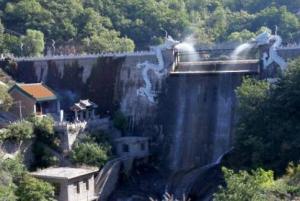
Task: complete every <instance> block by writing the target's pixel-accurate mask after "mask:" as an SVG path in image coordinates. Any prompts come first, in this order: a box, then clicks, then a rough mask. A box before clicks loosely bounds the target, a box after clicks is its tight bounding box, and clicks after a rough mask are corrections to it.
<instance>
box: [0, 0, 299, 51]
mask: <svg viewBox="0 0 300 201" xmlns="http://www.w3.org/2000/svg"><path fill="white" fill-rule="evenodd" d="M0 9H1V23H2V25H1V33H0V34H1V37H0V41H1V50H2V52H11V53H14V54H15V55H37V54H41V53H43V50H44V47H51V48H52V49H54V48H58V47H59V46H70V45H72V48H73V49H75V50H73V52H98V51H132V50H134V49H145V48H146V47H148V46H149V45H150V44H156V43H159V42H161V41H162V38H163V37H164V35H165V34H166V32H167V33H168V34H170V35H172V36H173V37H174V38H176V39H181V40H182V39H184V38H185V37H187V36H189V35H191V34H193V36H194V38H195V39H196V40H197V41H198V42H199V43H212V42H222V41H225V40H237V41H241V40H246V39H248V38H251V37H253V35H254V33H255V32H257V31H258V30H259V29H261V27H268V28H269V29H272V30H273V31H274V30H275V26H278V34H280V35H281V36H283V38H284V42H285V43H294V42H299V38H300V31H299V30H300V16H299V12H300V1H295V0H247V1H241V0H114V1H111V0H1V1H0ZM297 13H298V15H297ZM45 52H46V51H45Z"/></svg>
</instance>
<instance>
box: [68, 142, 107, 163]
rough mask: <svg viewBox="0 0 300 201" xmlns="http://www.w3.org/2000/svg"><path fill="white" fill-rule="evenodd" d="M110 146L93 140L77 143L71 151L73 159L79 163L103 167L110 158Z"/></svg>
mask: <svg viewBox="0 0 300 201" xmlns="http://www.w3.org/2000/svg"><path fill="white" fill-rule="evenodd" d="M109 151H110V147H109V146H108V145H104V144H100V145H99V144H97V143H95V142H93V141H90V140H89V141H85V142H80V143H76V144H75V145H74V147H73V149H72V151H71V153H70V156H71V159H72V161H73V162H74V163H76V164H78V165H89V166H96V167H101V166H103V165H104V164H105V162H107V161H108V159H109Z"/></svg>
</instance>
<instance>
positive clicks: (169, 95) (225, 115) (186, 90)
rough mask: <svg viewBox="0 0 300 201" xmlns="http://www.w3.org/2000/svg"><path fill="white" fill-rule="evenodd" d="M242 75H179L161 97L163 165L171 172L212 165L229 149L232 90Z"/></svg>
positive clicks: (234, 101) (234, 100)
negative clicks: (163, 141) (163, 138)
mask: <svg viewBox="0 0 300 201" xmlns="http://www.w3.org/2000/svg"><path fill="white" fill-rule="evenodd" d="M244 75H245V73H223V74H196V75H195V74H178V75H172V76H170V77H168V78H167V80H166V83H165V87H164V89H163V91H162V93H161V96H160V98H161V99H160V109H159V110H160V111H161V112H160V118H161V122H163V128H164V130H163V133H164V134H165V141H166V143H165V146H164V149H165V152H164V155H165V160H164V161H165V162H166V165H167V166H168V168H170V169H171V170H172V171H173V172H176V171H180V170H186V169H189V168H192V167H201V166H204V165H207V164H211V163H214V162H216V161H217V160H218V158H219V157H220V156H221V155H222V154H224V153H225V152H227V151H228V150H229V149H230V147H231V142H232V140H231V139H232V137H233V132H234V131H233V125H234V123H235V120H236V118H235V108H236V107H235V106H236V98H235V89H236V87H238V86H239V85H240V84H241V81H242V78H243V76H244Z"/></svg>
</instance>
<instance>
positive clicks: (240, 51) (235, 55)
mask: <svg viewBox="0 0 300 201" xmlns="http://www.w3.org/2000/svg"><path fill="white" fill-rule="evenodd" d="M253 47H254V44H252V43H243V44H241V45H239V46H238V47H237V48H235V50H234V51H233V52H232V54H231V56H230V58H231V59H232V60H237V59H239V58H240V57H245V56H247V54H248V53H249V51H250V50H251V49H252V48H253Z"/></svg>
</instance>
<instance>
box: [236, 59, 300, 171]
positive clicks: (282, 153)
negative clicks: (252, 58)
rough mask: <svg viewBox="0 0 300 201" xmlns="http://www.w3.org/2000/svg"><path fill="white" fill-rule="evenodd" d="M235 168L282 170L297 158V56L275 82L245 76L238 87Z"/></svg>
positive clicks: (299, 86)
mask: <svg viewBox="0 0 300 201" xmlns="http://www.w3.org/2000/svg"><path fill="white" fill-rule="evenodd" d="M237 96H238V100H239V122H238V125H237V129H236V145H235V147H236V154H235V155H236V157H237V158H235V159H234V161H235V162H233V163H234V164H235V166H236V167H248V168H249V167H264V168H267V169H272V170H274V171H276V172H277V173H280V172H283V171H284V169H285V167H286V166H287V164H288V163H289V162H291V161H293V162H298V161H299V160H300V156H299V153H300V127H299V120H300V58H299V59H296V60H294V61H292V62H290V63H289V67H288V70H287V72H286V73H285V75H284V76H283V77H282V78H279V80H278V81H277V83H276V84H274V85H269V84H268V83H267V82H266V81H257V80H254V79H251V78H248V79H245V80H244V82H243V84H242V85H241V86H240V87H239V88H238V89H237Z"/></svg>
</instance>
